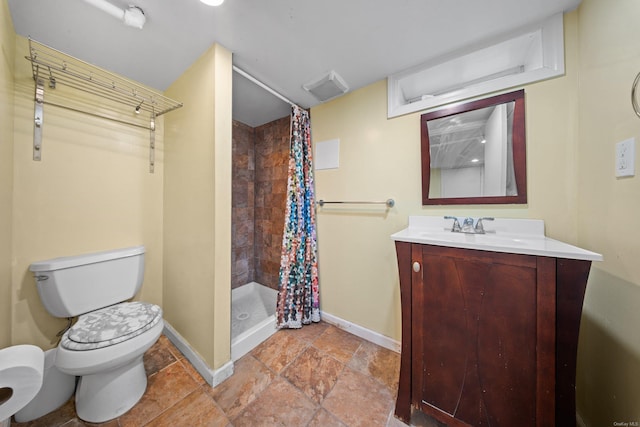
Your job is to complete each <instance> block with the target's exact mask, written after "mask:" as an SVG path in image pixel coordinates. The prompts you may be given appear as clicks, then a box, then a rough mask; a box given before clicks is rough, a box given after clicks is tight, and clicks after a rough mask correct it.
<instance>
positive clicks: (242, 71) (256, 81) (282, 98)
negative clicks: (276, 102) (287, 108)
mask: <svg viewBox="0 0 640 427" xmlns="http://www.w3.org/2000/svg"><path fill="white" fill-rule="evenodd" d="M233 71H235V72H236V73H238V74H240V75H241V76H243V77H245V78H247V79H248V80H249V81H251V82H253V83H255V84H257V85H258V86H260V87H261V88H263V89H264V90H266V91H267V92H269V93H270V94H272V95H274V96H275V97H276V98H279V99H281V100H282V101H284V102H286V103H287V104H289V105H291V106H292V107H298V108H300V109H301V110H304V108H302V107H300V106H299V105H298V104H296V103H295V102H293V101H291V100H289V99H288V98H285V97H284V96H283V95H281V94H280V93H278V92H276V91H275V90H274V89H271V88H270V87H269V86H267V85H266V84H264V83H262V82H261V81H260V80H258V79H256V78H255V77H253V76H252V75H251V74H249V73H247V72H246V71H244V70H242V69H240V68H238V67H236V66H235V65H234V66H233Z"/></svg>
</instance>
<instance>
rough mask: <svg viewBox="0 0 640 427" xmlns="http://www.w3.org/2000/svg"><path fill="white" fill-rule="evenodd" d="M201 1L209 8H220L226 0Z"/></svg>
mask: <svg viewBox="0 0 640 427" xmlns="http://www.w3.org/2000/svg"><path fill="white" fill-rule="evenodd" d="M200 1H201V2H202V3H204V4H206V5H207V6H220V5H221V4H222V3H224V0H200Z"/></svg>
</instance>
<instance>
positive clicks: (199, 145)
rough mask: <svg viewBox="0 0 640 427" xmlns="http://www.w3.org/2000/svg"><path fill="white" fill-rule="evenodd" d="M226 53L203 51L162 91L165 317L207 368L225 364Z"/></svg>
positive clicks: (227, 298) (228, 90) (228, 180)
mask: <svg viewBox="0 0 640 427" xmlns="http://www.w3.org/2000/svg"><path fill="white" fill-rule="evenodd" d="M231 81H232V64H231V53H230V52H228V51H226V50H225V49H224V48H222V47H221V46H219V45H215V46H213V47H212V48H211V49H209V50H208V51H207V52H205V53H204V54H203V55H202V56H201V57H200V58H199V59H198V60H197V61H196V62H195V63H194V64H193V65H192V66H191V67H190V68H189V69H188V70H187V71H186V72H185V73H184V74H183V75H182V76H180V78H178V80H176V81H175V82H174V83H173V84H172V85H171V87H170V88H169V89H168V90H167V92H166V93H167V95H168V96H170V97H173V98H175V99H180V100H181V101H182V102H183V103H184V107H183V108H181V109H179V110H176V111H174V112H172V113H171V115H169V116H167V118H166V141H167V144H166V156H165V160H166V167H165V177H164V179H165V198H164V213H165V223H164V230H165V247H164V252H165V266H164V279H165V283H164V303H165V305H164V309H165V318H166V319H167V320H168V321H169V323H170V324H171V325H172V326H173V327H174V328H175V329H176V330H177V331H178V332H179V333H180V335H182V336H183V337H184V338H185V339H186V340H187V341H188V342H189V344H190V345H191V346H192V347H193V348H194V349H195V350H196V351H197V352H198V353H199V354H200V355H201V356H202V357H203V358H204V359H205V361H207V363H208V364H209V366H210V367H212V368H219V367H220V366H222V365H223V364H224V363H226V362H228V361H229V359H230V316H231V313H230V305H231V302H230V298H231V127H232V121H231Z"/></svg>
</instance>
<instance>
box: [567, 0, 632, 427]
mask: <svg viewBox="0 0 640 427" xmlns="http://www.w3.org/2000/svg"><path fill="white" fill-rule="evenodd" d="M639 20H640V3H638V1H636V0H616V1H614V2H611V1H608V0H583V2H582V4H581V6H580V8H579V23H580V25H579V35H580V37H579V40H580V55H579V57H580V92H579V93H580V106H579V107H580V108H579V146H578V151H577V159H578V164H579V186H578V196H579V197H578V226H579V230H578V236H579V243H580V245H582V246H587V247H591V248H593V249H595V250H597V251H598V252H601V253H602V254H603V255H604V262H602V263H596V264H594V267H593V268H592V274H591V276H590V280H589V285H588V287H587V294H586V297H585V304H584V309H583V316H582V325H581V336H580V347H579V353H578V354H579V356H578V384H577V392H578V409H579V412H580V413H581V415H582V417H583V419H584V420H585V422H586V424H587V425H589V426H611V425H615V424H614V423H615V422H618V423H620V422H628V421H635V422H640V335H639V333H638V326H639V325H640V309H639V307H640V263H639V262H638V260H639V259H640V244H639V241H640V228H639V227H637V226H636V224H635V223H636V221H637V219H638V217H639V216H638V213H639V212H640V178H639V176H640V170H638V167H640V165H639V164H638V163H637V160H636V176H635V177H633V178H618V179H616V177H615V175H614V153H615V143H616V142H619V141H622V140H625V139H628V138H631V137H633V138H635V139H636V144H638V143H639V142H640V119H639V118H638V117H637V116H636V115H635V113H634V112H633V109H632V108H631V101H630V92H631V84H632V83H633V80H634V78H635V76H636V74H637V73H638V72H640V43H638V36H637V31H636V27H637V23H638V21H639ZM639 149H640V146H638V145H636V150H639ZM637 158H638V155H637V154H636V159H637ZM619 425H622V424H619Z"/></svg>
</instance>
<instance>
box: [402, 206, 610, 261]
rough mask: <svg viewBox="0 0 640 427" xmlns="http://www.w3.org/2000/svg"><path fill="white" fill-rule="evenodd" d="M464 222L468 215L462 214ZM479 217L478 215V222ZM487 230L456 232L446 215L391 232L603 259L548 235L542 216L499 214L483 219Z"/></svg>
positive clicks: (405, 237)
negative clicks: (490, 219) (492, 218)
mask: <svg viewBox="0 0 640 427" xmlns="http://www.w3.org/2000/svg"><path fill="white" fill-rule="evenodd" d="M458 219H459V221H460V224H461V225H462V222H463V220H464V217H459V218H458ZM476 221H477V218H474V224H475V223H476ZM483 224H484V229H485V232H486V234H465V233H453V232H451V227H452V225H453V220H451V219H444V217H442V216H410V217H409V227H408V228H405V229H404V230H402V231H399V232H397V233H395V234H392V235H391V238H392V239H393V240H396V241H400V242H409V243H421V244H425V245H435V246H448V247H454V248H464V249H477V250H482V251H492V252H506V253H515V254H523V255H538V256H547V257H554V258H568V259H581V260H588V261H602V255H601V254H599V253H596V252H591V251H588V250H586V249H582V248H579V247H577V246H573V245H570V244H568V243H564V242H560V241H558V240H554V239H550V238H548V237H546V236H545V235H544V221H542V220H539V219H508V218H496V219H495V221H483Z"/></svg>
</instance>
